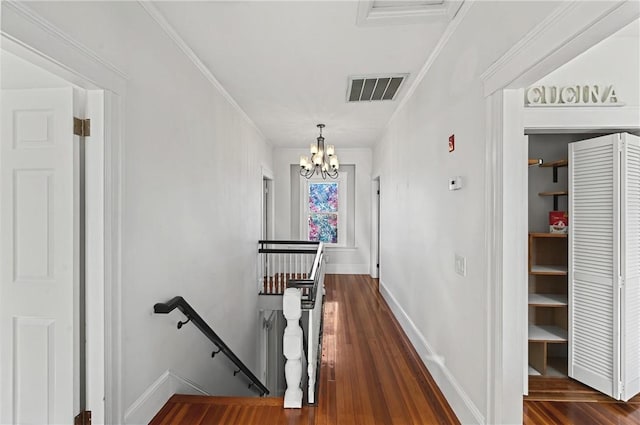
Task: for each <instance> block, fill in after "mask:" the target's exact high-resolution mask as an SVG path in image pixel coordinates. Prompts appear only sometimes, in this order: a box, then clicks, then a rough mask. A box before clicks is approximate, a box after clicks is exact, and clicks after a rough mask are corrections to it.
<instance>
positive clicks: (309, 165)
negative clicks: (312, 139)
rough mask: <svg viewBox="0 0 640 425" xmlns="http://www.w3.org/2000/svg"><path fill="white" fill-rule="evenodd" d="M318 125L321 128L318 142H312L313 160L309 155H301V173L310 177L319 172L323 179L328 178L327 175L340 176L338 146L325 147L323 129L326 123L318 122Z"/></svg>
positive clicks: (333, 177)
mask: <svg viewBox="0 0 640 425" xmlns="http://www.w3.org/2000/svg"><path fill="white" fill-rule="evenodd" d="M316 127H318V128H319V129H320V135H319V136H318V139H317V141H316V143H312V144H311V160H309V157H308V156H304V155H303V156H301V157H300V175H301V176H303V177H305V178H307V179H310V178H311V177H312V176H313V175H314V174H316V173H317V174H318V175H320V176H322V178H323V179H326V178H327V176H329V177H331V178H332V179H335V178H336V177H338V168H340V163H339V162H338V156H337V155H336V148H335V146H333V145H326V147H325V144H324V137H322V129H323V128H324V127H325V125H324V124H318V125H317V126H316Z"/></svg>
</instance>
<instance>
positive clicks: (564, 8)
mask: <svg viewBox="0 0 640 425" xmlns="http://www.w3.org/2000/svg"><path fill="white" fill-rule="evenodd" d="M576 6H577V4H576V2H567V3H562V4H561V5H560V6H559V7H557V8H556V9H555V10H554V11H553V12H551V14H550V15H548V16H547V17H546V18H545V19H544V20H542V22H540V23H539V24H538V25H536V26H535V27H534V28H533V29H532V30H531V31H529V32H528V33H527V34H526V35H525V36H524V37H523V38H521V39H520V41H518V42H517V43H516V44H514V45H513V47H511V48H510V49H509V50H508V51H507V52H506V53H505V54H504V55H502V56H501V57H500V58H499V59H498V60H497V61H495V62H494V63H493V64H491V66H489V68H487V70H486V71H485V72H483V73H482V74H481V75H480V79H481V80H482V81H483V82H485V83H486V81H487V80H489V79H491V78H493V77H494V76H496V75H497V74H499V73H500V72H502V71H503V70H504V69H505V68H506V67H507V66H508V65H509V64H510V63H511V62H512V61H514V60H515V58H516V57H518V56H519V55H520V54H521V53H522V52H524V51H525V50H526V49H528V48H529V47H530V46H533V45H535V44H536V43H537V42H538V40H539V39H540V38H541V37H542V36H544V34H545V32H546V31H548V30H549V29H550V28H552V27H554V26H555V25H556V23H557V22H559V21H560V20H561V19H562V18H563V17H564V16H567V15H568V14H570V13H571V11H572V10H573V9H575V8H576ZM489 94H491V93H487V90H486V86H485V96H488V95H489Z"/></svg>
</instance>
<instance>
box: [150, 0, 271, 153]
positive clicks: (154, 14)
mask: <svg viewBox="0 0 640 425" xmlns="http://www.w3.org/2000/svg"><path fill="white" fill-rule="evenodd" d="M138 3H139V4H140V6H142V8H143V9H144V10H145V11H146V12H147V13H148V14H149V16H150V17H151V18H152V19H153V20H154V21H155V22H156V23H157V24H158V26H160V28H161V29H162V30H163V31H164V32H165V33H166V34H167V35H168V36H169V38H170V39H171V40H173V42H174V43H175V44H176V46H178V48H179V49H180V50H181V51H182V53H184V54H185V56H186V57H187V58H189V60H190V61H191V62H193V64H194V65H195V66H196V68H198V70H199V71H200V72H201V73H202V75H204V77H205V78H206V79H207V80H208V81H209V82H210V83H211V85H213V87H215V88H216V90H218V91H219V92H220V94H221V95H222V97H224V98H225V99H226V100H227V102H229V105H231V106H232V107H233V108H234V109H235V110H236V111H237V112H238V114H240V116H241V117H242V118H244V120H245V121H246V122H247V123H249V125H251V126H252V127H253V128H254V129H255V130H256V132H257V133H258V134H259V135H260V137H262V139H264V140H265V141H266V142H267V143H269V140H268V139H267V138H266V137H265V135H264V134H263V133H262V130H260V128H258V126H257V125H256V123H255V122H254V121H253V120H252V119H251V118H250V117H249V115H247V113H246V112H245V111H244V109H242V107H240V105H238V102H236V100H235V99H234V98H233V96H231V94H229V92H228V91H227V90H226V89H225V88H224V87H223V86H222V84H220V82H219V81H218V79H217V78H216V77H215V76H214V75H213V73H212V72H211V70H209V68H207V66H206V65H205V64H204V63H203V62H202V60H200V58H199V57H198V55H197V54H196V52H194V51H193V49H192V48H191V47H189V45H188V44H187V42H186V41H184V39H183V38H182V37H181V36H180V34H178V32H177V31H176V30H175V28H173V26H171V24H170V23H169V22H168V21H167V20H166V19H165V17H164V16H163V15H162V13H160V11H159V10H158V9H157V8H156V7H155V6H154V5H153V4H152V3H151V2H150V1H145V0H139V1H138Z"/></svg>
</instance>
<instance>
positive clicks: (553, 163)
mask: <svg viewBox="0 0 640 425" xmlns="http://www.w3.org/2000/svg"><path fill="white" fill-rule="evenodd" d="M568 165H569V160H568V159H559V160H557V161H551V162H544V163H542V164H540V166H541V167H566V166H568Z"/></svg>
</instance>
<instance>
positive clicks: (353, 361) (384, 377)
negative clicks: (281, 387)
mask: <svg viewBox="0 0 640 425" xmlns="http://www.w3.org/2000/svg"><path fill="white" fill-rule="evenodd" d="M325 286H326V290H327V294H326V300H325V316H324V336H323V338H324V340H323V349H322V369H321V374H320V389H319V395H318V400H319V402H318V405H317V406H315V407H310V406H305V407H304V408H303V409H283V408H282V399H281V398H261V399H257V398H254V399H242V398H233V397H216V398H209V397H199V396H174V397H173V398H172V399H171V400H169V402H167V404H166V405H165V406H164V407H163V408H162V410H161V411H160V412H159V413H158V414H157V415H156V417H155V418H154V419H153V421H152V422H151V425H161V424H162V425H168V424H185V425H187V424H188V425H199V424H202V425H204V424H216V425H227V424H229V425H230V424H234V425H254V424H255V425H278V424H287V425H302V424H304V425H377V424H380V425H382V424H395V425H414V424H415V425H430V424H434V425H436V424H437V425H447V424H457V423H459V422H458V420H457V418H456V417H455V415H454V413H453V411H452V410H451V408H450V407H449V405H448V404H447V402H446V400H445V399H444V396H443V395H442V393H441V392H440V390H439V389H438V387H437V386H436V384H435V382H434V381H433V379H432V378H431V375H429V372H428V371H427V370H426V368H425V367H424V365H423V364H422V362H421V361H420V360H419V357H418V355H417V353H416V352H415V350H414V349H413V348H412V346H411V344H409V342H408V340H407V338H406V336H405V335H404V333H403V332H402V331H401V329H400V327H399V325H398V323H397V322H396V320H395V318H394V317H393V315H392V314H391V312H390V311H389V308H388V306H387V304H386V303H385V302H384V300H383V299H382V297H381V296H380V294H379V293H378V288H377V281H375V280H373V279H371V278H369V277H368V276H365V275H327V276H326V279H325Z"/></svg>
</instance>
